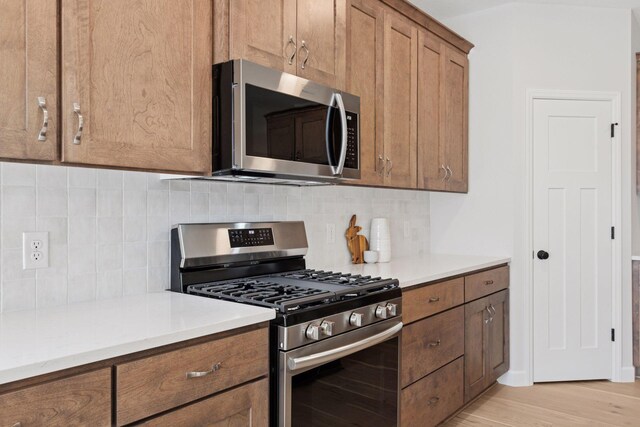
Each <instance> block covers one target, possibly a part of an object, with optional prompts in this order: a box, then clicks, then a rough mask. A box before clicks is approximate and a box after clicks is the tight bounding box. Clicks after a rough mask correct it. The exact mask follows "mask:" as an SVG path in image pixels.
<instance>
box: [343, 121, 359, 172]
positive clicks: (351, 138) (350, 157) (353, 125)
mask: <svg viewBox="0 0 640 427" xmlns="http://www.w3.org/2000/svg"><path fill="white" fill-rule="evenodd" d="M358 130H359V128H358V115H357V114H353V113H350V112H349V111H347V158H346V160H345V162H344V167H345V168H349V169H358V157H359V156H358Z"/></svg>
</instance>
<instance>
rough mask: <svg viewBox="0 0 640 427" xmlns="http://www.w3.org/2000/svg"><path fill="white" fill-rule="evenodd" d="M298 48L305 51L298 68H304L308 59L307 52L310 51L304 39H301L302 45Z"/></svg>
mask: <svg viewBox="0 0 640 427" xmlns="http://www.w3.org/2000/svg"><path fill="white" fill-rule="evenodd" d="M300 49H304V50H305V52H306V53H307V54H306V55H305V57H304V59H303V60H302V65H301V66H300V68H302V69H303V70H304V69H305V68H306V66H307V61H309V54H310V53H311V52H310V51H309V48H308V47H307V43H306V42H305V41H304V40H302V47H301V48H300Z"/></svg>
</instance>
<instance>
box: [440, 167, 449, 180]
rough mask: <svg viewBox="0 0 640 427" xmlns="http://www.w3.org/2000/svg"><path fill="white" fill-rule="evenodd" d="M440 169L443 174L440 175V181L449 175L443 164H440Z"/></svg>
mask: <svg viewBox="0 0 640 427" xmlns="http://www.w3.org/2000/svg"><path fill="white" fill-rule="evenodd" d="M440 169H442V170H443V171H444V176H443V177H442V181H443V182H444V181H446V180H447V176H449V172H448V171H447V168H445V167H444V165H440Z"/></svg>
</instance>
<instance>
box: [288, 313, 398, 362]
mask: <svg viewBox="0 0 640 427" xmlns="http://www.w3.org/2000/svg"><path fill="white" fill-rule="evenodd" d="M401 329H402V322H398V323H396V324H395V325H393V326H392V327H390V328H389V329H386V330H384V331H382V332H380V333H378V334H375V335H372V336H370V337H367V338H365V339H363V340H361V341H356V342H354V343H350V344H347V345H343V346H342V347H338V348H334V349H331V350H327V351H322V352H320V353H316V354H312V355H310V356H303V357H289V359H288V360H287V368H288V369H289V371H290V372H295V371H297V370H300V369H305V368H313V367H315V366H320V365H323V364H325V363H328V362H331V361H334V360H337V359H340V358H342V357H345V356H348V355H350V354H353V353H357V352H359V351H360V350H364V349H366V348H369V347H372V346H374V345H376V344H380V343H381V342H384V341H386V340H388V339H389V338H391V337H393V336H394V335H396V334H397V333H399V332H400V330H401Z"/></svg>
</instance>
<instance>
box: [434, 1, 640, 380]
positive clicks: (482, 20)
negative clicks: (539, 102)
mask: <svg viewBox="0 0 640 427" xmlns="http://www.w3.org/2000/svg"><path fill="white" fill-rule="evenodd" d="M630 15H631V12H630V11H625V10H622V9H600V8H590V7H570V6H562V5H542V4H508V5H504V6H500V7H496V8H493V9H488V10H485V11H482V12H478V13H474V14H469V15H464V16H460V17H457V18H454V19H451V20H449V21H447V22H446V24H447V25H449V26H450V27H451V28H453V29H454V30H455V31H457V32H459V33H460V34H461V35H462V36H464V37H466V38H468V39H469V40H471V41H472V42H473V43H474V44H475V45H476V47H475V48H474V50H473V51H472V52H471V55H470V63H471V75H470V125H469V131H470V165H469V181H470V193H469V195H468V196H456V195H448V194H433V195H432V196H431V229H432V244H431V247H432V250H433V251H434V252H463V253H469V254H496V255H502V254H509V255H512V256H513V263H512V273H511V274H512V276H511V277H512V288H511V328H512V333H511V371H510V372H509V374H508V375H507V376H506V377H505V378H503V380H504V381H505V382H508V383H510V384H514V385H525V384H529V382H530V378H531V376H530V374H531V372H530V371H531V370H530V364H531V360H530V345H529V341H530V331H531V324H530V321H529V308H528V304H527V303H526V301H527V298H528V292H527V286H528V285H527V283H528V281H529V280H530V279H529V277H528V274H527V268H526V263H527V260H528V259H529V257H530V256H531V252H530V251H531V249H532V248H527V247H526V246H525V237H526V233H527V230H526V229H525V226H524V223H523V222H524V220H525V218H526V215H527V210H528V209H530V203H529V202H528V200H527V199H526V192H525V190H526V175H525V171H526V164H527V163H526V162H527V159H526V157H525V154H526V153H525V149H524V144H525V138H526V132H525V126H526V121H525V120H526V102H525V100H526V93H527V90H528V89H544V90H581V91H606V92H619V93H620V94H621V100H622V112H623V115H622V120H621V127H620V129H621V132H622V152H623V157H622V158H623V170H622V186H623V190H622V206H623V211H622V214H623V224H622V230H620V231H621V232H620V233H619V236H621V238H622V245H623V253H622V257H621V260H622V261H621V265H622V266H624V269H623V276H622V283H623V285H622V301H625V302H628V301H630V295H631V293H630V289H631V288H630V265H631V264H630V256H631V209H632V208H631V194H632V192H631V189H630V182H631V178H630V171H631V166H632V165H631V161H630V160H629V159H630V154H631V126H632V123H631V121H630V114H631V96H630V94H631V81H630V80H631V73H630V62H629V61H630V54H629V52H630V51H631V43H630V41H631V21H630ZM630 308H631V307H630V303H628V304H625V309H624V313H623V314H624V319H625V321H626V320H628V319H630V316H628V313H629V312H630ZM625 325H629V326H630V323H626V324H625ZM622 338H623V347H624V348H623V354H622V355H620V356H619V357H620V359H621V360H622V365H623V366H624V367H627V368H629V367H630V366H631V333H630V330H629V329H628V328H623V330H622ZM626 372H629V371H628V370H627V371H626Z"/></svg>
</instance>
